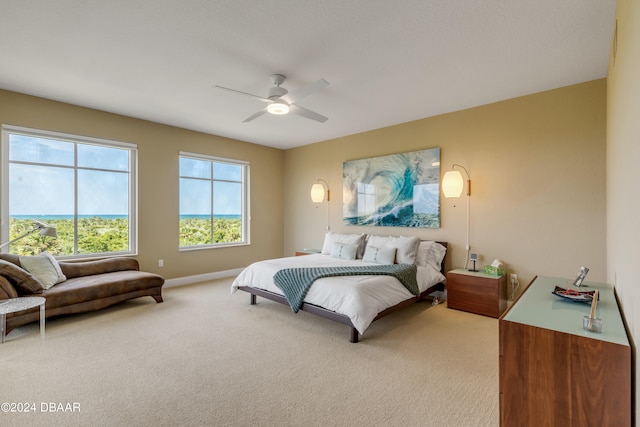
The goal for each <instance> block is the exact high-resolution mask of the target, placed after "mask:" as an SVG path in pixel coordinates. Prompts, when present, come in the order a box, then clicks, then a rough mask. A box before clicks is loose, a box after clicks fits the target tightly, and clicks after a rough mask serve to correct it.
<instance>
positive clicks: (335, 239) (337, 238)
mask: <svg viewBox="0 0 640 427" xmlns="http://www.w3.org/2000/svg"><path fill="white" fill-rule="evenodd" d="M364 237H365V235H364V234H340V233H333V232H331V231H327V234H325V236H324V243H323V245H322V253H323V254H325V255H331V251H332V249H333V244H334V243H345V244H347V245H356V246H358V251H357V253H356V256H357V257H358V258H361V257H362V248H363V247H364Z"/></svg>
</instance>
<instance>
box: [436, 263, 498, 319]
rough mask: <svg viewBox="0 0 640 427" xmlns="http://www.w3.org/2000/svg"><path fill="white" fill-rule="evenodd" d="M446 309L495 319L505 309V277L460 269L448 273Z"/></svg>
mask: <svg viewBox="0 0 640 427" xmlns="http://www.w3.org/2000/svg"><path fill="white" fill-rule="evenodd" d="M447 307H449V308H454V309H456V310H462V311H468V312H470V313H475V314H481V315H483V316H489V317H495V318H496V319H497V318H498V317H500V315H501V314H502V313H503V312H504V311H505V310H506V308H507V276H506V275H502V276H492V275H490V274H485V273H481V272H473V271H468V270H465V269H462V268H458V269H456V270H451V271H449V272H448V273H447Z"/></svg>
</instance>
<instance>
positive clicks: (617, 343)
mask: <svg viewBox="0 0 640 427" xmlns="http://www.w3.org/2000/svg"><path fill="white" fill-rule="evenodd" d="M567 282H569V283H570V282H571V281H570V280H566V279H559V278H552V277H537V278H536V279H534V281H533V282H532V283H531V285H529V287H528V288H527V289H526V290H525V292H524V293H523V294H522V295H521V297H520V298H519V299H518V300H517V301H516V303H515V304H514V305H513V306H511V307H510V308H509V309H508V310H507V311H506V312H505V313H504V314H503V315H502V316H501V317H500V319H499V322H498V323H499V334H500V337H499V346H500V348H499V357H500V361H499V363H500V425H501V426H504V427H514V426H563V427H565V426H566V427H578V426H579V427H585V426H597V427H602V426H616V427H622V426H630V425H631V419H632V414H631V411H632V409H631V408H632V405H631V347H630V345H629V339H628V336H627V332H626V329H625V326H624V323H623V321H622V317H621V315H620V309H619V307H618V304H617V301H616V298H615V294H614V292H613V289H612V288H611V286H610V285H607V284H603V283H594V282H585V284H584V286H583V288H586V289H585V290H593V289H597V290H598V291H599V293H600V299H599V303H598V306H597V312H596V316H597V317H599V318H601V319H602V333H595V332H587V331H585V330H584V329H582V318H583V316H585V315H588V314H589V312H590V305H589V304H585V303H579V302H573V301H567V300H565V299H562V298H560V297H558V296H556V295H553V294H552V293H551V292H552V291H553V289H554V288H555V286H556V285H557V286H560V287H563V288H564V287H566V283H567Z"/></svg>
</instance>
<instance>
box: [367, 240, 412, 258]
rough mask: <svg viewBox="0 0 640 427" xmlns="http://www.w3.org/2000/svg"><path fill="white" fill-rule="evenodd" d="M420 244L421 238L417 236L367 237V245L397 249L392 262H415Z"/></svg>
mask: <svg viewBox="0 0 640 427" xmlns="http://www.w3.org/2000/svg"><path fill="white" fill-rule="evenodd" d="M419 244H420V238H419V237H415V236H412V237H403V236H400V237H393V236H388V237H386V236H385V237H383V236H369V238H368V239H367V246H373V247H375V248H395V249H396V252H395V253H396V259H395V260H394V262H392V263H391V264H393V263H397V264H414V263H415V262H416V254H417V253H418V245H419Z"/></svg>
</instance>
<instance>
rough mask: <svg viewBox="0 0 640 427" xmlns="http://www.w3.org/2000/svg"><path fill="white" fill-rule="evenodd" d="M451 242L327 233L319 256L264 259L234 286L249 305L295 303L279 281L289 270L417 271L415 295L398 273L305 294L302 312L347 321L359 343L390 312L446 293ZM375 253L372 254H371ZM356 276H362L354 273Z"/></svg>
mask: <svg viewBox="0 0 640 427" xmlns="http://www.w3.org/2000/svg"><path fill="white" fill-rule="evenodd" d="M446 248H447V243H446V242H435V241H421V240H420V239H419V238H417V237H381V236H373V235H369V236H368V235H356V234H349V235H348V234H339V233H332V232H328V233H327V235H326V236H325V241H324V244H323V249H322V251H321V252H320V253H318V254H310V255H305V256H294V257H285V258H277V259H271V260H265V261H259V262H255V263H253V264H251V265H250V266H248V267H247V268H245V269H244V270H243V271H242V272H241V273H240V274H239V275H238V277H237V278H236V279H235V280H234V281H233V283H232V285H231V293H235V292H236V291H238V290H241V291H244V292H248V293H249V294H250V303H251V304H252V305H253V304H256V302H257V297H258V296H259V297H263V298H266V299H269V300H272V301H276V302H279V303H282V304H285V305H291V306H292V309H293V310H294V311H297V310H296V309H295V308H293V305H292V304H290V301H289V300H288V298H289V299H290V297H289V295H287V296H286V297H285V295H284V293H283V290H282V289H281V287H280V286H282V285H281V284H280V283H279V284H276V281H275V280H274V277H275V278H278V276H279V275H280V274H281V273H283V272H284V271H285V270H290V269H296V271H298V270H297V269H315V268H318V269H325V268H327V269H341V268H342V267H355V268H362V269H365V270H366V269H367V268H369V267H371V268H384V267H385V266H389V267H391V264H398V265H397V267H399V268H400V267H405V266H406V267H407V268H409V267H413V266H414V265H415V268H414V270H415V279H416V282H417V285H418V289H417V290H415V289H414V290H412V291H410V290H409V288H408V287H406V285H405V284H403V283H402V281H401V280H399V279H398V277H397V276H395V275H391V274H389V275H387V274H379V275H378V274H376V275H373V274H371V275H370V274H359V273H353V274H354V275H347V276H341V275H336V276H332V277H322V278H318V279H316V280H315V281H313V285H312V286H310V287H309V288H308V291H306V294H304V300H303V301H302V302H301V305H300V307H299V309H300V310H304V311H307V312H309V313H313V314H316V315H318V316H321V317H324V318H327V319H331V320H334V321H337V322H340V323H343V324H345V325H347V326H349V327H350V328H351V331H350V341H351V342H353V343H357V342H358V341H359V337H360V335H362V334H364V332H365V331H366V329H367V328H368V327H369V325H370V324H371V323H372V322H373V321H375V320H378V319H380V318H382V317H384V316H386V315H387V314H389V313H391V312H393V311H395V310H397V309H400V308H402V307H405V306H407V305H409V304H412V303H414V302H417V301H420V300H424V299H426V298H427V297H429V295H430V294H432V293H434V292H436V291H444V283H445V281H446V278H445V276H444V263H445V256H446ZM372 254H373V255H372ZM355 274H357V275H355Z"/></svg>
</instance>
